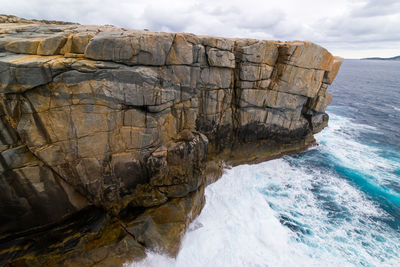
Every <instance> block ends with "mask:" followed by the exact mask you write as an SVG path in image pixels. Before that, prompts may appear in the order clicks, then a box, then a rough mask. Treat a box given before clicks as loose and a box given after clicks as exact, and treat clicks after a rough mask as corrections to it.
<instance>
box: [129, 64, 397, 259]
mask: <svg viewBox="0 0 400 267" xmlns="http://www.w3.org/2000/svg"><path fill="white" fill-rule="evenodd" d="M328 90H329V91H330V92H331V93H332V94H333V101H332V103H331V105H330V106H329V108H328V109H327V113H328V114H329V116H330V121H329V126H328V127H327V128H325V129H324V130H323V131H322V132H321V133H319V134H318V135H316V139H317V141H318V143H319V145H318V146H316V147H313V148H311V149H309V150H308V151H305V152H303V153H300V154H296V155H291V156H285V157H283V158H281V159H276V160H272V161H268V162H264V163H260V164H256V165H241V166H238V167H235V168H231V169H227V170H226V171H225V174H224V175H223V176H222V177H221V179H220V180H218V181H217V182H215V183H214V184H212V185H210V186H208V187H207V188H206V201H207V202H206V205H205V207H204V209H203V211H202V212H201V214H200V216H199V217H198V218H197V219H196V220H195V221H194V222H193V223H192V224H191V225H190V227H189V230H188V231H187V233H186V235H185V237H184V239H183V243H182V248H181V251H180V253H179V255H178V257H177V258H176V259H171V258H168V257H166V256H162V255H159V254H156V253H149V256H148V257H147V259H145V260H144V261H143V262H140V263H134V264H132V265H133V266H136V265H141V266H208V267H211V266H400V62H391V61H362V60H345V61H344V63H343V65H342V67H341V70H340V72H339V75H338V76H337V78H336V80H335V82H334V83H333V84H332V86H330V87H329V89H328Z"/></svg>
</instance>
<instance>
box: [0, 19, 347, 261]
mask: <svg viewBox="0 0 400 267" xmlns="http://www.w3.org/2000/svg"><path fill="white" fill-rule="evenodd" d="M341 62H342V59H341V58H338V57H334V56H332V55H331V54H330V53H329V52H328V51H327V50H326V49H324V48H322V47H320V46H318V45H316V44H313V43H309V42H300V41H295V42H279V41H263V40H253V39H230V38H220V37H210V36H196V35H193V34H188V33H162V32H150V31H136V30H127V29H123V28H117V27H113V26H81V25H76V24H68V23H60V22H45V21H32V20H23V19H19V18H16V17H11V16H0V124H1V128H0V192H1V194H0V236H2V237H3V238H2V239H1V240H0V250H1V249H2V248H3V250H2V251H0V258H3V259H4V260H3V262H1V261H0V263H5V262H7V261H9V262H12V261H18V260H19V261H24V262H25V263H27V264H36V265H40V264H45V263H49V262H51V264H57V263H59V264H64V265H65V264H68V261H64V262H63V260H64V259H63V258H62V257H59V256H57V255H58V254H57V253H59V254H65V250H64V251H63V247H65V243H63V242H64V241H65V240H66V239H68V240H70V239H71V235H68V234H65V233H68V232H74V231H72V230H71V229H69V228H68V227H67V228H68V229H67V228H65V229H66V230H65V231H64V232H65V233H64V234H63V235H58V238H59V239H60V240H64V241H63V242H61V243H62V244H63V245H60V243H59V245H55V247H57V249H54V250H52V251H51V252H49V251H48V250H46V251H47V252H46V253H47V254H48V253H50V254H51V253H53V254H54V255H53V254H52V255H53V256H54V257H52V259H51V260H49V258H46V257H45V256H43V257H42V256H40V255H43V253H42V252H43V251H39V252H38V251H37V250H35V247H37V245H35V243H34V242H33V243H29V244H30V245H29V246H30V248H31V249H30V250H29V249H28V250H26V247H27V246H28V245H27V243H26V239H24V238H23V237H24V236H29V235H32V233H33V232H32V229H42V230H41V231H45V230H43V229H54V227H56V228H57V227H58V228H57V229H60V228H59V227H61V226H60V225H63V223H62V222H65V220H73V219H72V218H73V217H74V216H76V215H77V214H80V213H82V212H83V211H88V213H90V212H92V211H93V210H102V211H104V212H103V213H102V214H103V215H102V216H97V215H96V216H95V217H96V219H93V221H95V222H96V223H97V224H98V226H97V227H94V228H93V229H94V230H90V229H92V228H90V227H89V228H90V229H89V228H87V229H86V230H85V231H86V232H85V231H79V234H78V236H77V237H76V238H75V239H76V240H75V239H73V240H75V241H74V244H69V245H68V246H66V247H67V248H68V251H70V252H69V253H72V254H68V255H75V254H74V252H73V251H74V248H75V249H76V248H79V249H80V251H82V250H84V251H87V252H85V253H87V255H86V256H84V257H83V258H84V259H85V261H86V262H82V257H81V258H79V257H77V258H76V259H74V260H75V263H76V264H83V263H84V264H93V263H98V264H100V263H101V262H103V264H105V265H107V264H110V262H107V260H106V259H108V258H110V257H111V256H109V255H108V254H109V253H110V251H114V252H113V255H114V256H115V255H117V256H116V257H120V258H121V257H122V256H121V255H125V256H123V257H122V258H123V259H124V260H125V259H126V258H128V259H129V258H130V257H136V258H140V257H143V256H144V250H143V249H144V248H156V247H157V248H158V249H160V250H161V251H166V252H167V253H169V254H171V255H174V254H176V253H177V251H178V249H179V242H180V237H181V236H182V235H183V233H184V231H185V228H186V225H187V224H188V223H189V222H190V220H191V219H192V218H194V216H196V214H198V213H199V212H200V210H201V207H202V205H203V203H204V197H203V193H202V192H203V189H204V184H205V182H206V181H205V177H206V176H207V175H206V172H208V171H209V170H211V172H213V173H218V172H219V171H220V166H221V162H220V161H218V160H221V159H224V160H228V161H229V160H231V161H232V162H234V161H235V159H236V160H238V159H239V158H241V162H242V161H247V162H248V161H251V160H253V159H256V158H254V157H253V158H252V154H256V153H259V152H260V153H261V154H262V153H264V156H265V155H266V156H267V157H270V156H274V155H275V156H276V155H279V154H280V153H282V152H289V151H296V150H299V149H304V148H306V147H307V146H309V145H310V144H312V142H313V138H312V134H313V133H316V132H318V131H320V130H321V129H322V128H324V127H325V126H326V125H327V122H328V115H327V114H326V113H325V108H326V107H327V105H328V104H329V102H330V101H331V98H332V96H331V94H330V93H329V92H327V91H326V89H327V87H328V85H329V84H331V83H332V81H333V79H334V78H335V76H336V74H337V72H338V70H339V67H340V64H341ZM240 155H242V157H241V156H240ZM243 155H244V157H243ZM253 156H254V155H253ZM207 157H208V162H209V164H208V168H207ZM259 159H261V158H259ZM210 166H211V167H210ZM100 213H101V212H100ZM96 214H97V213H96ZM132 214H134V215H132ZM188 214H191V215H190V216H189V215H188ZM99 218H100V219H99ZM75 222H76V221H75ZM100 225H101V226H100ZM105 225H108V226H110V225H111V226H110V227H108V228H107V227H105ZM62 227H65V223H64V226H62ZM62 227H61V228H62ZM79 227H80V228H79V229H81V228H82V227H83V226H82V225H80V226H79ZM99 227H100V228H99ZM113 227H114V228H113ZM62 229H64V228H62ZM110 229H114V230H115V229H117V230H115V231H114V230H113V231H114V232H113V231H111V230H110ZM110 231H111V233H112V234H111V236H112V238H110V237H109V236H110V234H109V232H110ZM74 233H75V234H76V233H77V232H76V231H75V232H74ZM16 236H18V238H19V239H18V238H15V237H16ZM88 236H91V237H88ZM83 237H84V238H83ZM0 238H1V237H0ZM11 239H12V240H14V243H13V245H14V246H15V248H14V249H13V250H10V249H9V248H8V249H5V247H7V246H8V245H5V244H10V243H9V242H10V240H11ZM15 240H17V241H18V240H20V242H19V243H18V242H17V241H15ZM99 240H100V241H99ZM105 240H106V241H105ZM7 242H8V243H7ZM15 242H16V243H15ZM57 242H58V241H57ZM2 244H3V246H2ZM116 244H117V245H116ZM29 246H28V247H29ZM110 246H113V248H112V249H111V248H110ZM23 247H25V248H23ZM129 248H132V249H129ZM71 251H72V252H71ZM99 251H102V252H99ZM105 251H107V252H105ZM132 251H135V252H132ZM78 254H81V253H78ZM24 255H25V256H24ZM26 255H28V256H26ZM99 255H102V256H99ZM122 258H121V259H122ZM69 260H70V261H71V262H73V260H72V258H69ZM115 262H119V261H118V260H116V261H115ZM121 262H122V260H121Z"/></svg>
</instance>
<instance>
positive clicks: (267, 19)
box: [0, 0, 400, 58]
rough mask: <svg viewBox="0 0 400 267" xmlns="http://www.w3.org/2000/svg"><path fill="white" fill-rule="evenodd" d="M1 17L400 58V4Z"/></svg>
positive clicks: (34, 7) (17, 7)
mask: <svg viewBox="0 0 400 267" xmlns="http://www.w3.org/2000/svg"><path fill="white" fill-rule="evenodd" d="M0 13H3V14H13V15H17V16H19V17H24V18H35V19H51V20H64V21H73V22H79V23H81V24H112V25H115V26H120V27H126V28H133V29H150V30H154V31H167V32H191V33H195V34H207V35H219V36H227V37H249V38H257V39H265V40H308V41H312V42H315V43H318V44H320V45H322V46H324V47H326V48H327V49H328V50H329V51H331V52H332V53H333V54H335V55H338V56H342V57H345V58H360V57H370V56H381V57H390V56H397V55H400V0H301V1H299V0H275V1H270V0H258V1H256V0H166V1H164V0H147V1H139V0H102V1H100V0H0Z"/></svg>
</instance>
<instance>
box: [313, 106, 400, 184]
mask: <svg viewBox="0 0 400 267" xmlns="http://www.w3.org/2000/svg"><path fill="white" fill-rule="evenodd" d="M361 132H374V133H375V134H379V131H378V129H376V128H375V127H372V126H368V125H363V124H357V123H355V122H353V121H352V120H350V119H348V118H345V117H342V116H338V115H335V114H331V115H330V124H329V126H328V127H327V128H326V129H325V130H324V131H322V132H321V133H320V134H317V135H316V139H317V141H318V142H320V143H322V144H323V146H321V147H320V149H321V151H322V152H325V153H327V154H329V155H331V156H332V157H333V160H335V161H336V162H339V163H340V164H341V165H342V166H344V167H347V168H350V169H358V170H361V171H362V172H363V173H365V174H367V175H369V176H370V179H375V181H370V182H374V183H376V184H378V185H380V186H384V185H385V184H386V182H387V181H390V180H393V179H395V177H393V175H391V174H390V173H393V172H394V171H395V170H397V169H399V168H400V162H399V161H397V160H394V159H388V158H384V157H382V156H381V155H380V154H381V153H382V149H380V148H378V147H373V146H370V145H366V144H362V143H360V142H359V141H358V140H357V138H358V137H359V135H360V133H361Z"/></svg>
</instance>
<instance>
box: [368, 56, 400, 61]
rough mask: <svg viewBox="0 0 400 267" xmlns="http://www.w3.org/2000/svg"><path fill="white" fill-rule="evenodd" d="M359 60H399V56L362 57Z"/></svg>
mask: <svg viewBox="0 0 400 267" xmlns="http://www.w3.org/2000/svg"><path fill="white" fill-rule="evenodd" d="M361 60H398V61H400V56H396V57H367V58H362V59H361Z"/></svg>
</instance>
